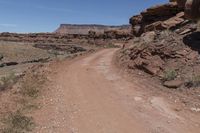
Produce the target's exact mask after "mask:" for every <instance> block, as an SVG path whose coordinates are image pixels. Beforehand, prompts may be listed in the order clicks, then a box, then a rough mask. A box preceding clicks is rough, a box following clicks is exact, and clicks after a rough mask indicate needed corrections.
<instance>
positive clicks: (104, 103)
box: [34, 49, 200, 133]
mask: <svg viewBox="0 0 200 133" xmlns="http://www.w3.org/2000/svg"><path fill="white" fill-rule="evenodd" d="M116 50H117V49H105V50H101V51H99V52H97V53H94V54H91V55H88V56H86V57H81V58H80V59H76V60H74V61H71V62H70V63H69V62H68V61H66V62H63V63H60V64H55V66H54V67H53V68H52V71H56V73H54V74H52V75H51V76H50V80H51V83H50V85H49V86H48V91H47V92H46V93H45V94H44V96H43V99H42V100H41V104H42V106H43V107H42V108H41V109H40V110H38V111H37V112H36V113H35V115H34V117H35V119H36V122H37V123H38V127H37V128H36V131H35V132H37V133H199V132H200V122H199V121H198V120H197V119H193V118H190V117H188V116H183V114H182V113H180V114H179V113H178V112H176V111H175V110H174V106H173V105H171V104H170V103H169V102H168V101H167V100H166V99H165V98H163V97H161V96H151V95H148V94H147V93H146V92H145V91H144V90H145V89H151V88H152V87H154V86H151V85H150V84H148V83H145V82H144V83H141V82H140V81H139V80H138V81H137V80H134V81H130V80H126V78H124V77H123V76H122V75H121V74H120V73H118V71H117V70H116V69H115V67H114V65H113V63H112V59H113V55H114V53H115V52H116ZM191 116H192V115H191Z"/></svg>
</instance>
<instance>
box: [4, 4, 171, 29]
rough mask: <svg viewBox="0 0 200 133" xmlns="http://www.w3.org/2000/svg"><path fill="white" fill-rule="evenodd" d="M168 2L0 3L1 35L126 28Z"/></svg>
mask: <svg viewBox="0 0 200 133" xmlns="http://www.w3.org/2000/svg"><path fill="white" fill-rule="evenodd" d="M167 1H168V0H0V32H21V33H22V32H25V33H27V32H52V31H54V30H55V29H56V28H58V26H59V25H60V24H63V23H68V24H105V25H121V24H128V22H129V18H130V17H131V16H133V15H134V14H138V13H139V12H140V11H142V10H144V9H146V8H147V7H149V6H152V5H155V4H161V3H165V2H167Z"/></svg>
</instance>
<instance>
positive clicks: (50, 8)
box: [36, 6, 76, 12]
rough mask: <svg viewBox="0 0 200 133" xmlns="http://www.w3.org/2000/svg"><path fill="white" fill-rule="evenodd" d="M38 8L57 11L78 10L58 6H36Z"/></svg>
mask: <svg viewBox="0 0 200 133" xmlns="http://www.w3.org/2000/svg"><path fill="white" fill-rule="evenodd" d="M36 8H37V9H42V10H49V11H57V12H76V11H74V10H70V9H65V8H57V7H46V6H36Z"/></svg>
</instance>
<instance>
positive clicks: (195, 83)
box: [186, 75, 200, 87]
mask: <svg viewBox="0 0 200 133" xmlns="http://www.w3.org/2000/svg"><path fill="white" fill-rule="evenodd" d="M186 86H187V87H199V86H200V75H197V76H195V75H194V76H192V78H191V79H190V80H189V81H188V82H187V83H186Z"/></svg>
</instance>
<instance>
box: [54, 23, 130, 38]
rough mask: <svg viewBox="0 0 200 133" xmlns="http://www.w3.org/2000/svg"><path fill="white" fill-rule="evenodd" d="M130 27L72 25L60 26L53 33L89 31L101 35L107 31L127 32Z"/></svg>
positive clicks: (81, 32) (84, 32) (83, 32)
mask: <svg viewBox="0 0 200 133" xmlns="http://www.w3.org/2000/svg"><path fill="white" fill-rule="evenodd" d="M130 29H131V26H130V25H121V26H105V25H95V24H94V25H74V24H61V25H60V27H59V28H58V29H57V30H56V31H55V33H60V34H84V35H85V34H88V32H89V31H94V32H96V33H101V34H103V33H104V31H107V30H129V31H130Z"/></svg>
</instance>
